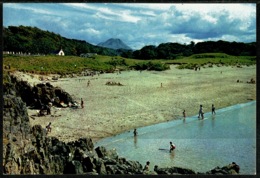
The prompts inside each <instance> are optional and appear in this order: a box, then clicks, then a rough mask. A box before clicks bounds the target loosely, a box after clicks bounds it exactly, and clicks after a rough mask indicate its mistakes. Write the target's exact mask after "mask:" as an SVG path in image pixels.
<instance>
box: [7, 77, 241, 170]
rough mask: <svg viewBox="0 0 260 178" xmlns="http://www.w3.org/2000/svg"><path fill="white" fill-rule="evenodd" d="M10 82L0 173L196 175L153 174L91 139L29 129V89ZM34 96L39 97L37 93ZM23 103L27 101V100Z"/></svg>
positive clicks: (8, 83) (8, 84)
mask: <svg viewBox="0 0 260 178" xmlns="http://www.w3.org/2000/svg"><path fill="white" fill-rule="evenodd" d="M13 81H16V80H15V79H12V80H11V77H10V76H5V79H4V95H3V99H4V102H3V173H4V174H27V175H28V174H84V175H105V174H152V175H158V174H196V173H195V172H194V171H193V170H190V169H184V168H177V167H172V168H158V166H157V167H156V168H155V169H154V171H143V166H142V165H141V164H140V163H139V162H137V161H130V160H127V159H125V158H122V157H119V156H118V155H117V153H116V150H107V149H106V148H105V147H97V148H95V149H94V145H93V142H92V140H91V138H80V139H78V140H77V141H73V142H69V143H65V142H62V141H60V140H58V139H57V138H55V137H49V136H47V134H46V130H45V129H44V128H42V127H41V126H40V125H35V126H33V127H31V126H30V123H29V118H28V113H27V110H26V104H25V102H24V101H23V97H24V96H25V95H26V92H30V91H31V90H32V89H31V88H30V87H25V85H26V84H25V83H23V82H21V83H19V84H17V83H15V84H14V83H12V82H13ZM16 82H17V81H16ZM38 87H39V88H37V89H39V90H40V89H41V90H42V91H44V90H48V89H46V88H45V87H51V86H48V85H41V86H38ZM21 90H22V91H21ZM55 91H56V90H55ZM59 92H60V93H59V94H60V95H59V96H62V95H61V93H62V92H61V90H60V91H59ZM29 94H30V93H29ZM37 95H39V98H42V96H41V95H40V94H37ZM22 96H23V97H22ZM64 96H66V94H64ZM61 98H62V97H61ZM67 98H69V97H67ZM26 101H27V102H30V100H29V99H28V100H26ZM238 172H239V166H238V165H236V164H230V165H227V166H224V167H222V168H219V167H217V168H215V169H213V170H211V171H208V172H206V173H203V174H237V173H238ZM197 174H202V173H197Z"/></svg>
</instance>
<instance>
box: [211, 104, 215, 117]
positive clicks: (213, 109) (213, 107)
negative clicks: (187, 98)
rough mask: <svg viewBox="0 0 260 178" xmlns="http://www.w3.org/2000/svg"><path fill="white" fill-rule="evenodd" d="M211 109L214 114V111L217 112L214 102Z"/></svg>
mask: <svg viewBox="0 0 260 178" xmlns="http://www.w3.org/2000/svg"><path fill="white" fill-rule="evenodd" d="M211 111H212V115H213V113H214V114H216V112H215V106H214V104H212V108H211Z"/></svg>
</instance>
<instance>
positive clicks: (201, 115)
mask: <svg viewBox="0 0 260 178" xmlns="http://www.w3.org/2000/svg"><path fill="white" fill-rule="evenodd" d="M211 113H212V115H213V114H216V112H215V106H214V104H212V106H211ZM182 115H183V117H184V118H186V111H185V109H184V110H183V112H182ZM200 117H201V118H202V119H204V112H203V106H202V105H200V109H199V116H198V118H200Z"/></svg>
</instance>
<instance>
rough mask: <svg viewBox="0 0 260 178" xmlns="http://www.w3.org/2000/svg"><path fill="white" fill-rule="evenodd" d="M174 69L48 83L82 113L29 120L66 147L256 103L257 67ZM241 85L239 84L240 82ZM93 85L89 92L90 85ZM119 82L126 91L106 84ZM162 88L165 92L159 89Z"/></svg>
mask: <svg viewBox="0 0 260 178" xmlns="http://www.w3.org/2000/svg"><path fill="white" fill-rule="evenodd" d="M175 67H176V65H171V69H170V70H167V71H161V72H156V71H142V72H139V71H123V72H121V74H117V73H107V74H102V75H99V76H96V75H95V76H93V77H91V76H84V77H75V78H65V79H63V78H62V79H59V80H57V81H52V80H51V77H52V76H51V75H50V76H46V77H47V78H49V79H50V80H46V81H45V82H49V83H51V84H52V85H53V86H59V87H61V88H62V89H63V90H65V91H66V92H68V93H69V94H70V95H71V96H72V97H73V98H74V99H75V100H76V101H78V103H79V102H80V98H83V99H84V103H85V107H84V108H83V109H76V110H75V109H71V108H58V109H55V108H54V107H52V113H53V114H54V115H56V116H57V117H51V116H44V117H35V119H32V118H31V117H30V116H31V115H33V114H35V113H36V111H35V110H30V109H28V114H29V117H30V123H31V125H36V124H39V125H41V126H42V127H43V128H45V126H46V125H47V124H48V123H49V122H52V123H53V124H52V125H53V128H52V129H53V130H52V132H51V133H50V134H49V136H55V137H57V138H58V139H60V140H62V141H64V142H68V141H72V140H76V139H78V138H80V137H90V138H92V140H93V142H96V141H98V140H100V139H103V138H106V137H110V136H113V135H117V134H120V133H122V132H126V131H131V130H133V129H134V128H140V127H144V126H148V125H154V124H158V123H162V122H167V121H171V120H177V119H179V118H182V112H183V109H185V110H186V117H189V116H194V115H197V114H198V110H199V105H200V104H202V105H203V107H204V112H205V113H206V112H210V111H211V104H214V105H215V107H216V110H218V109H221V108H225V107H228V106H232V105H235V104H241V103H245V102H250V101H251V100H256V85H255V84H248V83H246V81H249V80H250V79H251V78H254V79H256V65H253V66H243V67H242V68H236V67H231V66H227V67H226V66H222V67H217V66H213V67H212V68H202V69H201V71H193V70H189V69H176V68H175ZM16 75H17V76H19V77H20V78H22V79H23V80H26V81H28V82H29V83H30V84H32V85H33V84H35V83H41V82H42V81H40V80H39V79H37V76H36V75H32V74H29V75H28V74H22V75H21V73H19V72H16ZM238 79H239V80H240V81H242V83H241V82H240V83H237V80H238ZM88 80H90V85H89V86H87V81H88ZM108 81H111V82H120V83H121V84H122V85H123V86H109V85H105V84H106V82H108ZM161 83H162V86H161Z"/></svg>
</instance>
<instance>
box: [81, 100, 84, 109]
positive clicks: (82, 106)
mask: <svg viewBox="0 0 260 178" xmlns="http://www.w3.org/2000/svg"><path fill="white" fill-rule="evenodd" d="M81 108H84V101H83V99H82V98H81Z"/></svg>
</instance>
